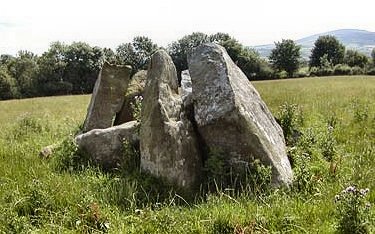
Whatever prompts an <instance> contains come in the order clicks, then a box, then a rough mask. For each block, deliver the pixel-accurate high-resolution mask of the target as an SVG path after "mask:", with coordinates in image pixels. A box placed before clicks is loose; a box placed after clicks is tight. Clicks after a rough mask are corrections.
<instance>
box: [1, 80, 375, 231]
mask: <svg viewBox="0 0 375 234" xmlns="http://www.w3.org/2000/svg"><path fill="white" fill-rule="evenodd" d="M254 85H255V86H256V88H257V89H258V91H259V92H260V94H261V96H262V97H263V99H264V100H265V102H266V103H267V105H268V106H269V107H270V108H271V110H272V112H273V113H274V114H275V115H276V116H279V113H280V112H281V111H280V106H282V105H283V104H285V103H289V104H295V105H297V106H298V107H299V108H300V110H301V113H302V115H303V118H304V121H303V123H301V124H300V125H299V126H298V128H299V129H298V131H300V132H301V133H302V135H301V136H300V138H299V139H298V142H297V143H295V145H293V146H291V147H290V150H289V151H290V157H291V160H292V163H293V165H294V170H295V176H296V178H295V183H298V186H297V185H296V184H295V185H294V186H293V187H292V189H290V190H284V189H278V190H275V189H274V190H270V191H267V193H265V194H263V195H262V194H257V195H254V193H246V192H243V193H241V194H240V195H238V194H234V193H232V192H231V191H230V190H225V189H221V190H219V191H216V192H215V193H208V194H203V195H200V196H198V197H196V199H195V200H188V199H185V197H184V196H182V195H181V194H180V193H179V192H176V191H175V190H172V188H171V187H168V186H166V185H163V184H158V183H157V180H153V179H152V178H151V179H149V180H145V179H144V178H145V177H144V178H137V176H134V175H128V176H124V174H123V173H121V172H118V173H105V172H102V171H101V170H100V169H98V168H95V167H91V166H88V167H85V168H83V169H82V170H69V169H67V170H56V168H55V165H54V163H53V160H54V159H53V158H52V159H43V158H39V156H38V154H39V150H40V149H41V148H42V147H43V146H46V145H49V144H52V143H56V142H63V141H64V139H65V138H66V137H67V136H69V134H73V133H74V131H75V129H76V128H77V126H79V125H80V124H81V123H82V122H83V120H84V116H85V113H86V108H87V105H88V101H89V96H64V97H48V98H35V99H25V100H12V101H5V102H0V233H20V232H36V233H49V232H53V233H55V232H61V233H65V232H66V233H82V232H83V233H92V232H97V233H101V232H110V233H274V232H278V233H284V232H291V233H334V232H337V231H340V229H339V228H340V225H339V224H340V219H339V218H337V214H340V212H339V211H338V210H337V209H338V208H337V206H336V204H335V202H334V199H335V195H336V194H338V193H339V192H340V191H342V190H343V189H345V188H346V187H347V186H349V185H354V184H355V185H356V186H357V187H358V188H369V190H370V192H369V194H368V195H367V196H366V199H367V200H368V202H369V203H370V204H371V205H372V208H373V206H374V203H375V169H374V168H375V164H374V159H375V103H374V97H375V79H374V78H371V77H330V78H324V77H322V78H305V79H290V80H278V81H261V82H254ZM324 155H326V156H327V157H326V156H324ZM369 212H370V213H369V214H370V219H369V220H368V222H369V223H368V228H369V231H370V232H371V231H372V232H374V231H375V229H374V223H373V222H374V218H375V214H374V213H375V212H374V209H372V210H370V211H369Z"/></svg>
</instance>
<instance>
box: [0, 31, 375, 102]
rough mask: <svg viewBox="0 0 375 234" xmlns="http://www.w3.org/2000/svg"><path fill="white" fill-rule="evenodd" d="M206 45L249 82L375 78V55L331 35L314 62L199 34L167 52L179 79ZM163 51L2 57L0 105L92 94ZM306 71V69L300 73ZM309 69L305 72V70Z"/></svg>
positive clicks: (61, 49)
mask: <svg viewBox="0 0 375 234" xmlns="http://www.w3.org/2000/svg"><path fill="white" fill-rule="evenodd" d="M206 42H214V43H218V44H220V45H222V46H223V47H225V49H226V50H227V52H228V54H229V56H230V57H231V58H232V60H233V61H234V62H235V63H236V64H237V65H238V66H239V67H240V68H241V69H242V71H243V72H244V73H245V74H246V76H247V77H248V78H249V79H250V80H261V79H273V78H284V77H302V76H313V75H332V74H339V75H345V74H355V73H353V71H357V73H359V71H360V72H361V73H364V72H365V71H368V73H370V74H372V73H374V74H375V69H374V68H372V67H373V66H374V64H375V50H373V52H372V61H370V59H369V58H368V57H367V56H365V55H364V54H361V53H359V52H357V51H354V50H345V47H344V46H343V45H342V44H341V43H340V42H339V41H338V40H337V39H336V38H335V37H333V36H322V37H319V38H318V39H317V41H316V42H315V45H314V48H313V50H312V54H311V57H310V61H308V63H307V61H303V60H302V58H301V52H300V49H301V48H300V46H298V45H296V44H295V42H294V41H292V40H282V41H281V42H275V48H274V49H273V50H272V53H271V55H270V56H269V58H268V59H265V58H261V57H260V55H259V54H258V53H257V52H256V51H255V50H254V49H251V48H249V47H246V46H244V45H242V44H241V43H240V42H238V40H236V39H235V38H233V37H231V36H230V35H229V34H226V33H216V34H212V35H207V34H204V33H200V32H196V33H192V34H190V35H186V36H184V37H182V38H180V39H179V40H177V41H174V42H172V43H170V44H169V45H168V46H167V48H165V49H166V50H167V51H168V53H169V54H170V55H171V57H172V59H173V61H174V63H175V65H176V69H177V72H178V74H180V73H181V71H183V70H185V69H187V58H186V57H187V54H188V52H189V51H190V50H191V49H192V48H194V47H196V46H198V45H199V44H202V43H206ZM159 48H161V47H160V46H158V45H157V44H155V43H154V42H153V41H152V40H151V39H150V38H148V37H145V36H137V37H134V38H133V40H132V41H131V42H128V43H123V44H120V45H119V46H118V47H117V48H116V49H115V50H112V49H110V48H100V47H97V46H94V47H93V46H90V45H89V44H87V43H84V42H74V43H71V44H64V43H61V42H54V43H52V44H51V45H50V47H49V49H48V50H47V51H46V52H44V53H43V54H41V55H36V54H33V53H32V52H29V51H19V52H18V53H17V55H16V56H12V55H7V54H2V55H0V100H5V99H12V98H29V97H37V96H51V95H66V94H87V93H91V92H92V90H93V87H94V84H95V81H96V78H97V76H98V73H99V71H100V68H101V66H102V65H103V63H104V62H105V61H108V62H109V63H112V64H118V65H125V64H126V65H131V66H132V68H133V71H132V72H133V74H134V73H136V72H137V71H138V70H143V69H147V65H148V62H149V59H150V56H151V55H152V54H153V53H154V52H155V51H156V50H158V49H159ZM302 67H308V68H309V69H308V70H307V71H302V72H301V68H302ZM305 70H306V69H305Z"/></svg>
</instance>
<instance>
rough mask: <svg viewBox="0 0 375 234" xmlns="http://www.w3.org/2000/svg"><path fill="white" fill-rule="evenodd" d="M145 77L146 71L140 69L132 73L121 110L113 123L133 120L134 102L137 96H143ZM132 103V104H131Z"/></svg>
mask: <svg viewBox="0 0 375 234" xmlns="http://www.w3.org/2000/svg"><path fill="white" fill-rule="evenodd" d="M146 79H147V71H145V70H141V71H138V72H137V73H135V74H134V76H133V77H132V78H131V80H130V83H129V86H128V89H127V90H126V94H125V98H124V103H123V105H122V107H121V111H120V112H119V113H118V115H117V116H116V119H115V123H114V125H119V124H122V123H126V122H129V121H132V120H135V116H134V111H135V110H133V107H134V102H135V101H136V100H135V99H136V98H137V97H138V98H140V97H142V96H143V90H144V88H145V84H146ZM132 104H133V105H132Z"/></svg>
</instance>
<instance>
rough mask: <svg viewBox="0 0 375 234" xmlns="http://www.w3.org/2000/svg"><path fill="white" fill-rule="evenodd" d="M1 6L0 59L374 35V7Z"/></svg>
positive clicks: (361, 3)
mask: <svg viewBox="0 0 375 234" xmlns="http://www.w3.org/2000/svg"><path fill="white" fill-rule="evenodd" d="M0 6H1V8H0V54H4V53H10V54H15V53H16V52H17V51H18V50H21V49H27V50H30V51H33V52H35V53H41V52H43V51H45V50H46V49H47V48H48V46H49V44H50V43H51V42H53V41H57V40H59V41H63V42H66V43H70V42H72V41H86V42H88V43H90V44H91V45H97V46H101V47H110V48H115V47H116V46H117V45H119V44H120V43H123V42H128V41H130V40H131V39H132V38H133V37H134V36H137V35H146V36H149V37H150V38H152V39H153V40H154V41H155V42H156V43H158V44H159V45H162V46H166V45H167V44H168V43H169V42H171V41H173V40H176V39H178V38H180V37H182V36H183V35H186V34H189V33H191V32H194V31H201V32H205V33H214V32H218V31H220V32H227V33H229V34H231V35H232V36H234V37H235V38H237V39H238V40H239V41H240V42H241V43H243V44H245V45H259V44H268V43H273V42H274V41H278V40H281V39H282V38H285V39H287V38H290V39H299V38H301V37H304V36H308V35H311V34H316V33H321V32H325V31H330V30H335V29H343V28H357V29H364V30H369V31H375V13H374V9H375V2H374V1H371V0H357V1H346V0H342V1H338V0H299V1H298V0H283V1H281V0H280V1H277V0H261V1H251V0H248V1H244V0H230V1H219V0H217V1H212V0H185V1H178V0H174V1H173V0H159V1H155V0H154V1H152V0H132V1H124V0H105V1H104V0H102V1H99V0H91V1H89V0H64V1H62V0H46V1H42V0H33V1H28V0H11V1H10V0H6V1H2V2H1V4H0Z"/></svg>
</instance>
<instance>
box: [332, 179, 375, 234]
mask: <svg viewBox="0 0 375 234" xmlns="http://www.w3.org/2000/svg"><path fill="white" fill-rule="evenodd" d="M368 192H369V189H368V188H366V189H358V188H356V186H349V187H347V188H346V189H344V190H342V191H341V192H340V193H339V194H337V195H336V196H335V203H336V211H337V219H338V226H337V231H338V232H339V233H345V234H346V233H348V234H349V233H352V234H364V233H369V220H370V207H371V204H370V203H369V202H368V201H367V199H366V195H367V194H368Z"/></svg>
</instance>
